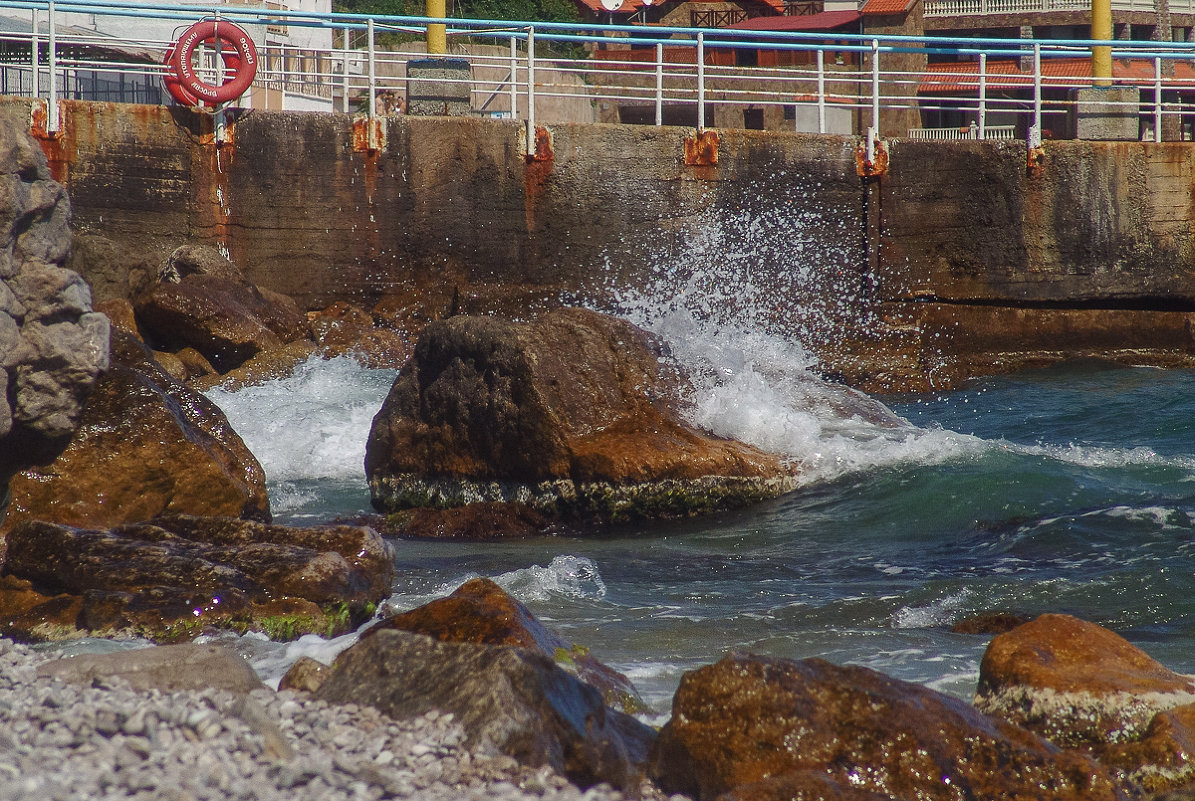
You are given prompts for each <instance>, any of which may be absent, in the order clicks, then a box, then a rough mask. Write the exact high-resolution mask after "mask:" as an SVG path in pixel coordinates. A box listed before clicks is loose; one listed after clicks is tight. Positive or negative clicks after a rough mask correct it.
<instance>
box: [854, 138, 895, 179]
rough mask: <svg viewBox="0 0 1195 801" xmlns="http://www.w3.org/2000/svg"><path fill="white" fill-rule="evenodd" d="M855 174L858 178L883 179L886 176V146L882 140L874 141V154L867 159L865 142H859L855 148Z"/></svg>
mask: <svg viewBox="0 0 1195 801" xmlns="http://www.w3.org/2000/svg"><path fill="white" fill-rule="evenodd" d="M855 173H856V174H857V175H858V176H859V177H860V178H883V177H884V176H885V175H887V174H888V144H887V143H886V142H884V140H882V139H877V140H876V141H875V153H874V154H872V158H871V160H870V161H869V160H868V159H867V142H860V143H859V145H858V147H856V148H855Z"/></svg>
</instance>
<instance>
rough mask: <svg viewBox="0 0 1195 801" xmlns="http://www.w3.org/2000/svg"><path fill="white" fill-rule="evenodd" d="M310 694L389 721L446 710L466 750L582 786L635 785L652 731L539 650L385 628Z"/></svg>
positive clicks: (340, 662) (366, 640) (353, 649)
mask: <svg viewBox="0 0 1195 801" xmlns="http://www.w3.org/2000/svg"><path fill="white" fill-rule="evenodd" d="M315 697H316V698H317V699H319V700H323V701H328V702H330V703H338V704H347V703H353V704H368V705H371V706H374V707H376V708H378V709H380V710H381V711H382V712H383V713H385V714H386V715H389V716H390V717H392V718H395V719H396V720H406V719H409V718H413V717H416V716H419V715H423V714H426V713H428V712H430V711H432V710H439V711H440V712H449V713H451V714H452V715H453V717H454V721H455V722H456V723H458V724H459V725H460V726H461V728H462V729H463V730H464V732H465V736H466V739H465V746H466V747H468V748H469V749H470V750H471V751H473V752H475V753H480V754H482V755H495V754H506V755H508V756H510V757H513V758H514V759H516V760H518V761H519V762H520V763H521V764H523V765H527V766H530V767H539V766H541V765H551V766H552V767H554V768H555V769H557V770H559V771H561V772H562V773H564V774H565V775H567V776H568V777H569V778H570V779H571V780H572V781H574V782H576V783H577V784H579V785H581V786H583V787H587V786H590V785H594V784H597V783H599V782H608V783H610V784H612V785H614V786H615V787H620V788H622V787H634V788H637V787H638V786H639V782H640V779H641V777H642V773H643V767H644V764H645V760H646V756H647V752H648V749H649V748H650V745H651V742H652V740H653V739H654V737H655V734H654V732H653V731H652V730H651V729H650V728H648V727H647V726H644V725H643V724H642V723H639V722H638V721H637V720H635V719H634V718H632V717H630V716H629V715H624V714H623V713H621V712H617V711H615V710H613V709H610V708H609V707H607V706H606V705H605V704H603V703H602V699H601V696H600V694H599V693H598V691H597V690H595V689H594V688H593V687H591V686H589V685H588V684H585V683H584V682H581V681H579V680H577V679H576V678H575V677H573V676H572V675H570V674H568V673H566V672H564V671H563V670H561V669H560V668H559V667H557V666H556V665H555V664H554V663H553V662H552V660H551V659H548V658H547V657H545V656H543V655H542V654H538V653H534V652H531V651H527V650H525V649H522V648H511V647H505V646H487V645H474V644H471V643H452V642H439V641H437V640H434V639H432V638H430V637H425V636H422V635H419V634H412V633H410V632H405V631H397V630H393V629H388V630H384V631H379V632H377V633H376V634H374V635H373V636H370V637H365V638H363V639H362V640H361V641H360V642H358V643H357V644H355V645H353V646H352V647H351V648H349V649H348V650H347V651H345V652H344V653H342V654H341V655H340V656H339V657H338V658H337V660H336V662H335V663H334V664H333V666H332V674H331V675H330V676H329V677H328V678H327V680H325V681H324V683H323V684H322V685H321V686H320V688H319V690H317V691H316V693H315Z"/></svg>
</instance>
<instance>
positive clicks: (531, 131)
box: [527, 26, 535, 156]
mask: <svg viewBox="0 0 1195 801" xmlns="http://www.w3.org/2000/svg"><path fill="white" fill-rule="evenodd" d="M527 155H528V156H534V155H535V27H534V26H532V27H530V28H528V29H527Z"/></svg>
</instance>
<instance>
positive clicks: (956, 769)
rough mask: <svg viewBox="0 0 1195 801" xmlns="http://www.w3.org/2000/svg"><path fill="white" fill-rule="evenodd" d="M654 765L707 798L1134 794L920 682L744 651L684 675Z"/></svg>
mask: <svg viewBox="0 0 1195 801" xmlns="http://www.w3.org/2000/svg"><path fill="white" fill-rule="evenodd" d="M652 773H653V775H654V777H655V778H656V779H657V780H658V781H659V783H660V785H661V786H662V787H663V788H664V789H665V790H668V791H670V792H682V793H688V794H690V795H692V796H693V797H695V798H698V799H701V800H702V801H712V799H715V798H718V797H720V796H722V794H723V793H730V795H729V796H728V797H729V798H736V799H743V801H746V799H778V798H782V797H783V798H794V797H796V798H800V797H809V798H844V799H853V800H854V799H857V800H859V801H862V799H874V798H877V797H878V798H890V799H901V801H904V800H905V799H908V801H912V799H918V800H919V801H929V800H930V799H941V800H942V801H947V799H958V798H985V799H986V798H1004V799H1015V800H1016V801H1044V800H1045V799H1058V800H1061V799H1074V801H1080V799H1082V800H1083V801H1094V800H1095V799H1108V800H1109V801H1110V800H1111V799H1127V798H1129V797H1130V794H1129V791H1128V790H1126V789H1125V788H1123V787H1121V786H1120V784H1119V783H1118V782H1117V781H1116V780H1115V779H1114V778H1113V776H1112V775H1111V774H1110V772H1109V771H1108V770H1106V769H1104V768H1102V767H1101V766H1099V765H1098V764H1096V763H1095V762H1093V761H1092V760H1091V759H1089V758H1086V757H1084V756H1081V755H1079V754H1075V753H1070V752H1065V751H1061V750H1060V749H1058V748H1057V747H1056V746H1054V745H1052V744H1050V743H1049V742H1047V741H1045V740H1043V739H1042V738H1040V737H1038V736H1037V735H1035V734H1032V733H1031V732H1028V731H1026V730H1024V729H1021V728H1019V727H1017V726H1013V725H1012V724H1010V723H1006V722H1004V721H1001V720H998V719H995V718H991V717H988V716H986V715H983V714H981V713H979V712H977V711H976V710H975V709H974V708H972V707H971V706H969V705H967V704H965V703H964V702H962V701H959V700H958V699H954V698H950V697H948V696H945V695H942V694H940V693H937V692H934V691H932V690H929V689H927V688H925V687H922V686H921V685H917V684H909V683H907V682H903V681H899V680H897V679H893V678H889V677H887V676H884V675H882V674H880V673H876V672H875V671H872V670H868V669H867V668H862V667H838V666H835V665H832V664H830V663H829V662H826V661H824V660H820V659H804V660H800V661H796V660H788V659H774V658H767V657H756V656H750V655H744V654H736V655H733V656H729V657H726V658H725V659H723V660H721V661H720V662H718V663H717V664H715V665H709V666H707V667H703V668H700V669H698V670H696V671H693V672H690V673H687V674H685V676H684V678H683V679H682V680H681V684H680V688H679V689H678V690H677V693H676V696H675V697H674V699H673V704H672V719H671V720H670V721H669V722H668V723H667V724H666V725H665V726H664V728H663V729H662V730H661V732H660V738H659V741H658V743H657V746H656V750H655V752H654V756H653V763H652ZM797 791H800V792H801V793H805V795H799V794H798V792H797ZM810 793H814V794H810Z"/></svg>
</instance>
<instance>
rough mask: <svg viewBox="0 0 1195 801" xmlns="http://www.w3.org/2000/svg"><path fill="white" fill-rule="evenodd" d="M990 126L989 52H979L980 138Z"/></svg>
mask: <svg viewBox="0 0 1195 801" xmlns="http://www.w3.org/2000/svg"><path fill="white" fill-rule="evenodd" d="M987 127H988V54H987V53H980V54H979V138H980V139H983V138H985V137H986V136H987Z"/></svg>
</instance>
